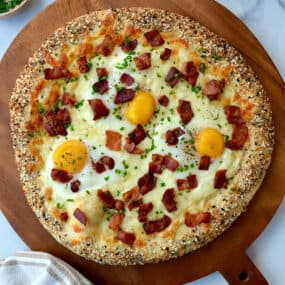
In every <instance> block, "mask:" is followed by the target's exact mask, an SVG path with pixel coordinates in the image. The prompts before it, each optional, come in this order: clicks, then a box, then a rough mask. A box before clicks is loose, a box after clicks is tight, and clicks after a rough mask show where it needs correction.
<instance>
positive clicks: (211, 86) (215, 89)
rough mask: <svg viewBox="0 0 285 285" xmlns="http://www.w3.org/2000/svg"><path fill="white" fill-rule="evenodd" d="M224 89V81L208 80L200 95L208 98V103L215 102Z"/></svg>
mask: <svg viewBox="0 0 285 285" xmlns="http://www.w3.org/2000/svg"><path fill="white" fill-rule="evenodd" d="M224 87H225V80H224V79H222V80H215V79H213V80H210V81H208V82H207V83H206V84H205V86H204V88H203V90H202V93H203V94H204V95H205V96H207V97H208V98H209V100H210V101H212V100H217V99H218V97H219V95H220V94H221V93H222V92H223V89H224Z"/></svg>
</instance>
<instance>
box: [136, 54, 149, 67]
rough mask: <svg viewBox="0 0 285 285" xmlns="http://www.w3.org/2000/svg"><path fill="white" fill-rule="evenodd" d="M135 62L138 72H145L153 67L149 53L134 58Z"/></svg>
mask: <svg viewBox="0 0 285 285" xmlns="http://www.w3.org/2000/svg"><path fill="white" fill-rule="evenodd" d="M134 62H135V64H136V66H137V69H138V70H145V69H148V68H149V67H151V54H150V53H149V52H145V53H142V54H141V55H139V56H136V57H134Z"/></svg>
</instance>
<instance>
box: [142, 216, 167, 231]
mask: <svg viewBox="0 0 285 285" xmlns="http://www.w3.org/2000/svg"><path fill="white" fill-rule="evenodd" d="M170 223H171V219H170V218H169V217H168V216H166V215H164V216H163V217H162V218H160V219H158V220H154V221H148V222H146V223H144V225H143V228H144V231H145V232H146V234H148V235H149V234H152V233H157V232H161V231H163V230H164V229H166V228H167V227H168V226H169V225H170Z"/></svg>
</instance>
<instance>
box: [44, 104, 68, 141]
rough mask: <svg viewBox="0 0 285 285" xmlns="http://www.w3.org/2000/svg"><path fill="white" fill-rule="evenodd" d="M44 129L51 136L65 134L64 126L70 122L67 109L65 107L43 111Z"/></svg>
mask: <svg viewBox="0 0 285 285" xmlns="http://www.w3.org/2000/svg"><path fill="white" fill-rule="evenodd" d="M45 119H46V123H45V130H46V131H47V133H48V134H49V135H50V136H51V137H54V136H57V135H61V136H66V135H67V131H66V126H67V125H68V124H69V123H70V122H71V118H70V114H69V111H68V110H67V109H66V108H63V109H60V110H57V111H56V112H54V111H52V110H50V111H48V112H46V113H45Z"/></svg>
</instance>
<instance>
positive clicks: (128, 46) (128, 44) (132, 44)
mask: <svg viewBox="0 0 285 285" xmlns="http://www.w3.org/2000/svg"><path fill="white" fill-rule="evenodd" d="M137 44H138V41H137V40H136V39H134V40H125V41H123V42H122V44H121V48H122V50H123V51H124V52H128V51H130V50H134V49H135V48H136V47H137Z"/></svg>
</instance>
